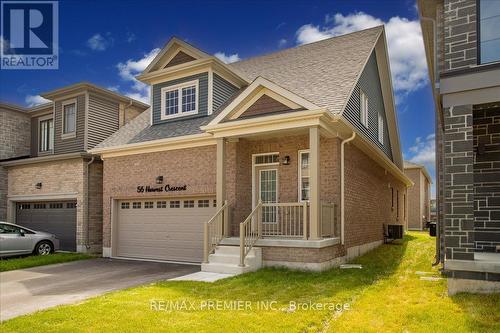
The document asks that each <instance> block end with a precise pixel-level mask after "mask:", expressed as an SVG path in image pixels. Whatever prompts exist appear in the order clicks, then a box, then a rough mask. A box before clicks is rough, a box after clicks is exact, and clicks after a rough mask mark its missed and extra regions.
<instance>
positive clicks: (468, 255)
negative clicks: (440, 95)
mask: <svg viewBox="0 0 500 333" xmlns="http://www.w3.org/2000/svg"><path fill="white" fill-rule="evenodd" d="M444 125H445V128H444V154H445V161H444V164H445V165H444V173H445V174H444V182H445V186H444V189H445V190H444V191H445V193H444V223H445V249H446V258H447V259H457V260H473V259H474V193H473V191H474V184H473V137H472V105H462V106H455V107H450V108H445V109H444Z"/></svg>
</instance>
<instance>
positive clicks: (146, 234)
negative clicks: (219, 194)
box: [115, 197, 216, 262]
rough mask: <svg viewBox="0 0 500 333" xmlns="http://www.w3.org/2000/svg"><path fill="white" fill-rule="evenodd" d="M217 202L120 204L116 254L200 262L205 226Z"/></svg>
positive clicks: (178, 201) (151, 200)
mask: <svg viewBox="0 0 500 333" xmlns="http://www.w3.org/2000/svg"><path fill="white" fill-rule="evenodd" d="M214 206H215V200H214V198H211V197H209V198H196V199H168V200H166V199H165V200H161V199H154V200H153V199H150V200H128V201H119V202H118V214H117V215H118V216H117V229H116V230H117V231H116V236H117V237H116V238H117V244H116V247H115V249H116V253H117V255H118V256H120V257H129V258H142V259H159V260H172V261H189V262H201V261H202V259H203V224H204V223H205V222H207V221H208V220H209V219H210V218H211V217H212V216H213V215H214V214H215V211H216V208H215V207H214Z"/></svg>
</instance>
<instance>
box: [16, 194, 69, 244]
mask: <svg viewBox="0 0 500 333" xmlns="http://www.w3.org/2000/svg"><path fill="white" fill-rule="evenodd" d="M16 223H17V224H19V225H22V226H25V227H27V228H30V229H33V230H37V231H46V232H50V233H51V234H54V235H56V236H57V238H59V240H60V249H61V250H65V251H76V202H75V201H58V202H25V203H18V204H17V209H16Z"/></svg>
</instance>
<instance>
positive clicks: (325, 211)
mask: <svg viewBox="0 0 500 333" xmlns="http://www.w3.org/2000/svg"><path fill="white" fill-rule="evenodd" d="M337 213H338V212H337V205H336V204H334V203H326V202H322V203H321V223H320V228H321V230H320V232H321V233H320V234H321V237H336V236H338V234H337V233H338V229H339V228H338V226H337V223H338V219H337Z"/></svg>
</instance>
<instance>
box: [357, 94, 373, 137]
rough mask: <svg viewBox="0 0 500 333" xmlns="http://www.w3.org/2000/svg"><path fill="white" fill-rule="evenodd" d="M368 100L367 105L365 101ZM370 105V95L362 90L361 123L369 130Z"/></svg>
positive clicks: (360, 102) (360, 95)
mask: <svg viewBox="0 0 500 333" xmlns="http://www.w3.org/2000/svg"><path fill="white" fill-rule="evenodd" d="M365 100H366V103H364V101H365ZM369 105H370V102H369V100H368V95H367V94H366V93H365V92H364V91H363V90H361V89H360V91H359V113H360V121H361V124H363V126H365V127H366V128H368V124H369V119H370V117H369V116H368V115H369Z"/></svg>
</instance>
